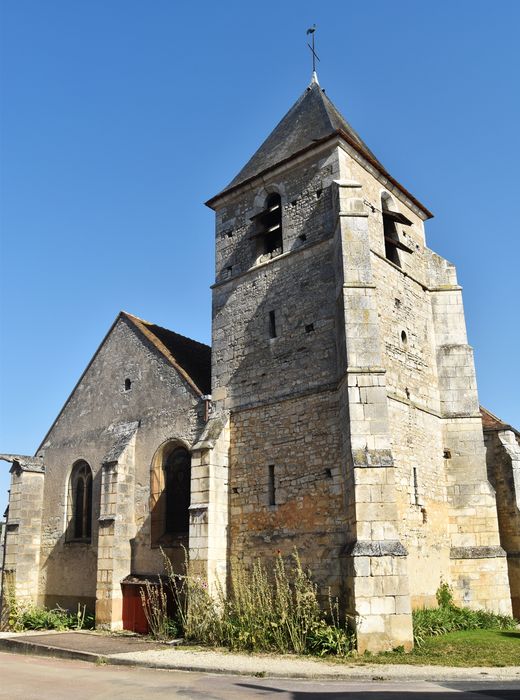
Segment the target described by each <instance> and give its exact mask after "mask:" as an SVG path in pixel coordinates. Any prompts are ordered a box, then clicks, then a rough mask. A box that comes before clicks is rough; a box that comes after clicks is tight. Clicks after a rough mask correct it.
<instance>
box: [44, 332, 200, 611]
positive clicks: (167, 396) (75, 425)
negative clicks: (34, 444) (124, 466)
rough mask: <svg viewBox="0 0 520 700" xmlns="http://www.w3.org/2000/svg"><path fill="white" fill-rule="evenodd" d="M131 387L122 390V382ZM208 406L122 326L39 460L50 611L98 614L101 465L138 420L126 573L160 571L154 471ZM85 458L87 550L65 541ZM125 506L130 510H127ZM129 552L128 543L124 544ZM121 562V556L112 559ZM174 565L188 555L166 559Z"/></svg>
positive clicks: (191, 433) (188, 438)
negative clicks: (153, 534)
mask: <svg viewBox="0 0 520 700" xmlns="http://www.w3.org/2000/svg"><path fill="white" fill-rule="evenodd" d="M126 378H130V379H131V381H132V385H131V390H130V391H125V379H126ZM202 410H203V407H202V405H201V404H200V402H199V401H198V398H197V397H196V396H194V394H193V391H192V390H191V388H189V387H188V386H187V384H186V383H185V382H184V380H183V379H181V377H180V376H179V375H178V373H177V372H176V371H175V369H174V368H173V367H172V366H171V365H169V364H168V363H167V362H166V361H165V360H164V358H162V356H160V355H159V353H158V352H157V351H156V350H155V348H153V347H152V346H151V345H149V344H148V342H147V341H146V340H144V339H142V337H141V336H140V335H139V334H138V333H137V331H136V330H135V329H133V328H132V327H131V325H130V324H129V322H127V321H126V320H124V319H120V320H119V321H118V323H117V324H116V326H115V327H114V329H113V330H112V332H111V334H110V335H109V336H108V338H107V339H106V341H105V342H104V344H103V345H102V347H101V348H100V350H99V352H98V354H97V355H96V357H95V358H94V360H93V362H92V364H91V365H90V366H89V368H88V369H87V371H86V373H85V375H84V376H83V378H82V379H81V381H80V383H79V385H78V387H77V388H76V389H75V391H74V393H73V395H72V396H71V398H70V400H69V401H68V403H67V405H66V407H65V409H64V411H63V412H62V413H61V415H60V416H59V417H58V419H57V421H56V423H55V425H54V426H53V427H52V429H51V431H50V432H49V434H48V436H47V438H46V440H45V443H44V444H43V445H42V447H41V449H40V451H39V453H38V454H41V455H42V457H43V461H44V463H45V465H46V475H45V496H44V502H45V506H44V511H43V525H42V556H41V571H40V585H39V589H40V599H41V600H42V601H45V602H46V603H47V604H49V605H54V604H55V603H60V605H64V606H69V605H70V606H75V605H76V603H77V602H81V603H86V604H87V605H88V606H89V607H90V608H93V604H94V600H95V597H96V569H97V555H98V552H97V541H98V518H99V516H100V499H101V465H102V463H103V461H104V459H105V456H106V455H107V454H108V453H109V451H110V450H111V449H112V448H113V446H114V442H115V441H116V439H117V437H116V434H117V430H118V427H120V426H121V425H122V424H126V423H131V422H133V421H139V424H140V425H139V429H138V431H137V434H136V438H135V452H134V459H135V467H134V471H133V473H132V475H131V477H132V492H133V494H135V495H132V494H130V493H129V494H127V496H126V497H127V498H135V501H134V503H133V505H132V508H133V511H134V518H135V525H134V532H133V536H132V535H131V534H129V533H127V534H126V538H127V539H128V538H131V542H130V546H131V562H130V567H129V568H130V569H131V571H130V570H129V571H127V574H130V573H138V574H146V573H151V572H157V571H162V566H163V562H162V555H161V553H160V550H159V549H151V547H150V512H149V499H150V469H151V465H152V461H153V456H154V454H155V452H156V450H157V449H158V448H159V447H160V446H161V445H162V444H163V443H164V442H165V441H167V440H170V439H177V440H180V441H182V442H184V443H185V444H187V445H188V446H190V445H192V444H193V442H194V441H195V439H196V436H197V434H198V432H199V431H200V428H201V425H202ZM79 459H84V460H86V461H87V462H88V464H89V465H90V467H91V469H92V472H93V528H92V540H91V543H90V544H86V543H79V542H67V541H66V536H65V532H66V525H67V487H68V480H69V475H70V472H71V469H72V466H73V464H74V463H75V462H76V461H77V460H79ZM123 505H126V504H123ZM123 546H128V542H126V543H123ZM115 554H116V556H117V552H116V553H115ZM169 554H170V555H171V556H172V558H173V560H174V561H175V562H178V564H179V566H180V562H181V561H182V559H183V553H182V551H181V550H180V549H179V551H178V552H177V551H173V550H172V552H170V553H169Z"/></svg>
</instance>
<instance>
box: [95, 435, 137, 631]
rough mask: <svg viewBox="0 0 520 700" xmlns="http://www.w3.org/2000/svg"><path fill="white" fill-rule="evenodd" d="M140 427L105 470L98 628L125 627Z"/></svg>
mask: <svg viewBox="0 0 520 700" xmlns="http://www.w3.org/2000/svg"><path fill="white" fill-rule="evenodd" d="M136 436H137V426H136V428H135V429H134V432H133V434H132V436H131V438H130V440H129V441H128V444H127V445H126V447H125V448H124V450H123V452H122V453H121V455H119V457H118V459H117V461H111V462H105V463H104V464H103V466H102V471H101V504H100V516H99V520H98V522H99V532H98V542H97V554H98V557H97V580H96V627H101V628H106V629H112V630H113V629H122V611H123V596H122V590H121V581H122V579H124V578H125V577H126V576H128V574H129V573H130V572H131V573H135V572H132V571H131V569H132V547H131V543H132V541H133V539H134V538H135V535H136V526H135V519H134V512H135V443H136Z"/></svg>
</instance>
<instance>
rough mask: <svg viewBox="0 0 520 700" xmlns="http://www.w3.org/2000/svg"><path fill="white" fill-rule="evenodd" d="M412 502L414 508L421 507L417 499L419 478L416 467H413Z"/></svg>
mask: <svg viewBox="0 0 520 700" xmlns="http://www.w3.org/2000/svg"><path fill="white" fill-rule="evenodd" d="M413 502H414V505H416V506H420V505H421V503H420V498H419V478H418V476H417V467H413Z"/></svg>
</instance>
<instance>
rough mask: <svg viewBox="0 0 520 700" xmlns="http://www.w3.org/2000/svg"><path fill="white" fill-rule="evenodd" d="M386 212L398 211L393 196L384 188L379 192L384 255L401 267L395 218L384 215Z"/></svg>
mask: <svg viewBox="0 0 520 700" xmlns="http://www.w3.org/2000/svg"><path fill="white" fill-rule="evenodd" d="M387 212H395V213H398V212H399V210H398V209H397V207H396V205H395V202H394V198H393V197H392V196H391V195H390V194H389V193H388V192H386V191H385V190H383V191H382V192H381V215H382V217H383V238H384V244H385V257H386V259H387V260H390V262H393V263H394V265H397V266H398V267H401V258H400V257H399V251H398V244H399V236H398V235H397V229H396V226H395V220H394V219H393V218H392V217H391V216H390V215H388V214H387V215H386V216H385V213H387Z"/></svg>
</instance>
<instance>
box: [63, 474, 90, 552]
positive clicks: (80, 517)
mask: <svg viewBox="0 0 520 700" xmlns="http://www.w3.org/2000/svg"><path fill="white" fill-rule="evenodd" d="M69 499H70V506H71V507H70V513H71V522H70V535H71V539H73V540H83V541H90V538H91V536H92V470H91V469H90V467H89V465H88V464H87V463H86V462H84V461H81V462H78V463H77V464H75V465H74V467H73V469H72V472H71V475H70V484H69Z"/></svg>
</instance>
